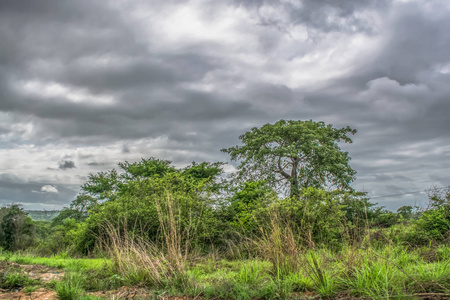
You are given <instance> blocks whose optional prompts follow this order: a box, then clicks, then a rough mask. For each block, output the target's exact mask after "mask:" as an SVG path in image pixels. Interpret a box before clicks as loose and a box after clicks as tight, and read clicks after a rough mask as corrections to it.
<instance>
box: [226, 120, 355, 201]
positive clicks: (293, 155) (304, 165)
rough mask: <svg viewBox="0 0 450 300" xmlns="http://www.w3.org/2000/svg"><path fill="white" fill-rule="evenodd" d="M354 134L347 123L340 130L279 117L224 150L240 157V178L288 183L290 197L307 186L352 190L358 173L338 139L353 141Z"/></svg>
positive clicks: (249, 132)
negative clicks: (351, 137)
mask: <svg viewBox="0 0 450 300" xmlns="http://www.w3.org/2000/svg"><path fill="white" fill-rule="evenodd" d="M355 133H356V130H355V129H352V128H350V127H348V126H347V127H345V128H340V129H338V128H334V127H333V126H332V125H331V124H329V125H327V124H325V123H324V122H314V121H312V120H309V121H285V120H280V121H278V122H276V123H275V124H265V125H264V126H262V127H260V128H257V127H255V128H252V129H251V130H250V131H248V132H246V133H244V134H243V135H241V136H240V137H239V138H240V140H241V141H242V144H243V145H242V146H234V147H231V148H228V149H222V152H225V153H228V154H230V156H231V160H234V161H237V160H241V164H240V165H239V167H238V169H239V173H238V176H239V177H240V178H242V179H254V178H256V179H263V180H268V181H269V182H271V183H273V184H275V185H276V184H277V183H283V184H287V186H288V187H289V194H290V196H298V195H299V191H300V189H301V188H304V187H315V188H324V187H334V188H339V189H348V190H351V187H350V183H351V182H352V181H353V180H354V175H355V174H356V172H355V171H354V170H353V169H352V168H351V167H350V165H349V160H350V157H349V156H348V153H347V152H345V151H342V150H341V148H340V147H339V145H338V142H340V141H344V142H346V143H351V142H352V140H351V139H350V137H349V134H355Z"/></svg>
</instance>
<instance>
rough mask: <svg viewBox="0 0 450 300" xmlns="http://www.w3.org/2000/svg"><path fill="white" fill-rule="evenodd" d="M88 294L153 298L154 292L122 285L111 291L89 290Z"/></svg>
mask: <svg viewBox="0 0 450 300" xmlns="http://www.w3.org/2000/svg"><path fill="white" fill-rule="evenodd" d="M88 295H91V296H96V297H102V298H106V299H153V298H154V294H152V293H151V292H150V291H149V290H146V289H142V288H133V287H126V286H123V287H121V288H120V289H118V290H113V291H98V292H91V293H88Z"/></svg>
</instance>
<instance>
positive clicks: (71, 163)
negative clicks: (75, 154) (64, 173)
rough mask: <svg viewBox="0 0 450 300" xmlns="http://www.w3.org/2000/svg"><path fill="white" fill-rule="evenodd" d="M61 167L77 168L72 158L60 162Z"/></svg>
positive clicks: (62, 168)
mask: <svg viewBox="0 0 450 300" xmlns="http://www.w3.org/2000/svg"><path fill="white" fill-rule="evenodd" d="M59 168H60V169H61V170H66V169H74V168H76V167H75V162H74V161H72V160H63V161H61V162H60V163H59Z"/></svg>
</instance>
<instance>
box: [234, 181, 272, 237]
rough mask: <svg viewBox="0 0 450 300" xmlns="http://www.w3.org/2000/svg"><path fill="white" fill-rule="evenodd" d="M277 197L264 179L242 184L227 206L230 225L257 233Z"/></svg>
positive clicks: (236, 228) (239, 229)
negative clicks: (269, 207)
mask: <svg viewBox="0 0 450 300" xmlns="http://www.w3.org/2000/svg"><path fill="white" fill-rule="evenodd" d="M276 199H277V197H276V194H275V192H274V191H273V190H272V189H271V188H270V187H269V186H268V185H267V184H266V183H265V182H264V181H247V182H244V183H242V184H240V185H239V187H238V188H236V189H235V191H234V194H233V196H232V197H231V198H230V199H229V206H227V208H226V209H227V215H228V221H229V223H230V225H231V226H232V227H233V228H234V229H235V230H238V231H239V232H241V233H244V234H247V235H251V234H252V233H253V234H254V233H256V231H257V230H258V227H259V224H260V223H261V218H263V217H264V216H266V215H267V208H268V206H269V205H270V204H272V203H273V202H274V201H275V200H276Z"/></svg>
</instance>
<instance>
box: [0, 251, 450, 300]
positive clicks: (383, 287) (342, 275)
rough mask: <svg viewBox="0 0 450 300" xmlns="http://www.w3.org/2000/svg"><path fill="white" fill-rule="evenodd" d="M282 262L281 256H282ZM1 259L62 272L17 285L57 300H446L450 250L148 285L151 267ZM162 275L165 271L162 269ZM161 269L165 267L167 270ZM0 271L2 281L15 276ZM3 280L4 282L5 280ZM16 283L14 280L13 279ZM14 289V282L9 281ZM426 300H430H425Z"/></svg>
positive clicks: (324, 257)
mask: <svg viewBox="0 0 450 300" xmlns="http://www.w3.org/2000/svg"><path fill="white" fill-rule="evenodd" d="M280 258H281V256H280ZM0 259H1V260H3V261H8V262H14V263H17V264H25V265H29V264H39V265H45V266H48V267H55V268H60V269H62V270H64V272H65V274H64V278H63V280H62V281H60V282H51V283H46V284H44V283H42V282H39V281H30V282H28V283H27V282H26V280H25V281H24V279H23V278H22V277H23V274H22V277H21V278H22V281H23V282H24V286H22V287H21V288H25V289H30V290H32V289H33V287H36V286H43V287H47V288H49V289H53V290H55V291H56V293H57V295H59V297H60V299H96V298H97V299H99V298H98V297H97V296H92V295H88V293H89V292H91V293H92V292H95V291H102V290H103V291H107V290H109V291H110V290H114V289H118V288H120V287H122V286H127V287H129V288H132V289H137V288H143V289H145V290H146V291H147V292H146V293H147V294H146V295H147V296H146V297H147V298H148V297H150V298H152V297H157V296H158V295H165V296H190V297H192V298H199V297H201V298H207V299H214V298H220V299H290V298H292V299H308V298H311V297H313V298H315V299H319V298H323V299H333V298H335V299H341V298H344V297H347V299H352V298H355V299H357V298H364V299H425V298H427V297H431V296H432V297H435V298H433V299H446V297H449V296H450V265H449V264H450V248H448V247H446V246H440V247H438V248H433V247H431V246H430V247H423V248H417V249H413V250H411V249H408V248H407V247H399V246H389V245H386V246H384V247H380V248H379V249H373V248H368V249H361V248H360V249H356V248H345V249H343V250H341V251H339V252H331V251H328V250H320V249H316V250H308V251H303V252H299V253H298V256H297V257H295V258H292V257H289V258H286V257H285V258H284V259H289V260H290V261H289V264H286V262H287V261H279V262H278V264H277V263H275V264H274V263H273V262H271V261H269V260H267V259H264V258H262V257H254V258H247V259H234V260H226V259H220V258H218V257H213V256H210V257H193V258H192V259H191V260H190V261H188V262H187V265H186V267H185V268H184V269H183V270H179V271H173V270H172V271H170V272H166V273H164V274H163V275H164V276H162V277H164V278H162V279H161V280H159V281H154V280H151V279H152V278H151V276H150V275H151V274H152V273H149V269H150V267H149V266H148V265H137V264H136V265H128V269H127V272H123V269H122V271H121V272H120V271H119V269H117V266H116V265H115V263H114V262H113V261H111V260H107V259H74V258H68V257H61V256H53V257H49V258H43V257H35V256H27V255H19V254H12V255H10V254H7V253H2V255H1V256H0ZM162 264H163V268H161V269H160V270H159V271H160V272H165V271H168V268H167V265H168V264H169V262H162ZM164 266H165V267H164ZM7 272H8V271H7V270H6V271H5V270H3V277H4V278H5V276H6V277H7V278H9V277H8V276H12V275H11V274H16V275H14V276H16V277H17V276H18V275H17V274H19V273H20V272H19V273H18V272H17V270H16V271H14V272H16V273H14V272H13V273H11V274H6V273H7ZM5 274H6V275H5ZM16 280H18V279H16ZM10 281H11V278H10ZM427 299H428V298H427Z"/></svg>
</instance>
